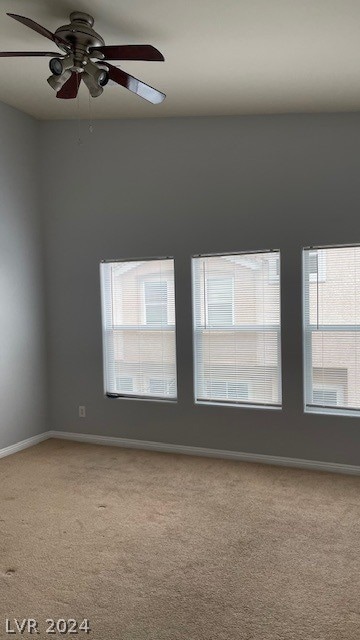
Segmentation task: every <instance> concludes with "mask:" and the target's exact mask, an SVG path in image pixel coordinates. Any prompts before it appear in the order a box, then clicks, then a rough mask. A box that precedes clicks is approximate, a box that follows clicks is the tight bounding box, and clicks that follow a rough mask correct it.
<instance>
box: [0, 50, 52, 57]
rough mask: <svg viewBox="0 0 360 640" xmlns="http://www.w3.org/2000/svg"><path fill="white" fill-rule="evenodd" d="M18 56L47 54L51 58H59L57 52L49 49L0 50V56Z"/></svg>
mask: <svg viewBox="0 0 360 640" xmlns="http://www.w3.org/2000/svg"><path fill="white" fill-rule="evenodd" d="M20 56H49V57H50V58H53V57H54V56H55V57H56V58H61V56H59V53H58V52H57V53H50V51H0V58H19V57H20Z"/></svg>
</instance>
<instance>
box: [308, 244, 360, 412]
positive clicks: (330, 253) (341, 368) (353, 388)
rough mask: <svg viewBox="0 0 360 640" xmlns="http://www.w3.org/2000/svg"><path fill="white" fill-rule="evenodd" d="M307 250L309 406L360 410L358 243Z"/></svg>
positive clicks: (314, 408)
mask: <svg viewBox="0 0 360 640" xmlns="http://www.w3.org/2000/svg"><path fill="white" fill-rule="evenodd" d="M303 253H304V255H303V279H304V283H303V285H304V369H305V371H304V378H305V409H306V410H307V411H312V412H320V413H335V414H342V415H347V414H350V415H351V414H354V413H355V414H356V415H357V414H360V388H359V384H360V247H359V246H347V247H344V246H343V247H323V248H317V249H314V248H311V249H304V252H303Z"/></svg>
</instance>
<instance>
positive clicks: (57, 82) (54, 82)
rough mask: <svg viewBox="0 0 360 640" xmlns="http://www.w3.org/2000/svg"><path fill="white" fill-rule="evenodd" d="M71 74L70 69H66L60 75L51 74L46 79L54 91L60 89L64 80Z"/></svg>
mask: <svg viewBox="0 0 360 640" xmlns="http://www.w3.org/2000/svg"><path fill="white" fill-rule="evenodd" d="M70 76H71V69H66V70H65V71H64V72H63V73H62V75H60V76H57V75H52V76H50V78H48V79H47V81H48V83H49V85H50V87H51V88H52V89H54V91H56V92H58V91H60V89H61V88H62V86H63V85H64V84H65V82H66V81H67V80H69V78H70Z"/></svg>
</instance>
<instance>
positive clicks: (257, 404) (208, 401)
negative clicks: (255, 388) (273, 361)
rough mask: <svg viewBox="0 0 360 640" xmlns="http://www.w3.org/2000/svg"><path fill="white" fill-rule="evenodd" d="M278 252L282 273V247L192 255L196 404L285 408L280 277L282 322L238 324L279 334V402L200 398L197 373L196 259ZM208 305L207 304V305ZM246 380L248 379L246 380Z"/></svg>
mask: <svg viewBox="0 0 360 640" xmlns="http://www.w3.org/2000/svg"><path fill="white" fill-rule="evenodd" d="M273 253H274V254H278V256H279V274H281V251H280V249H264V250H253V251H251V250H250V251H230V252H223V253H202V254H194V255H192V256H191V290H192V348H193V400H194V403H195V405H209V406H224V407H242V408H245V409H261V410H270V411H282V408H283V404H282V402H283V388H282V339H281V334H282V322H281V317H282V301H281V280H280V278H279V280H278V282H279V310H280V322H279V325H278V326H276V325H264V326H261V325H251V326H249V325H246V326H245V325H244V326H240V325H239V326H238V327H237V330H239V331H249V330H250V331H251V330H254V331H257V330H259V329H261V328H262V329H264V330H265V327H266V330H268V331H270V332H271V331H275V332H276V334H277V345H278V348H277V373H278V376H277V381H278V390H279V403H276V404H275V403H274V404H268V403H261V402H254V401H251V400H249V401H245V402H243V401H234V400H230V401H226V400H225V399H224V400H212V399H207V398H198V397H197V396H198V394H197V379H198V374H197V370H198V363H197V358H196V340H197V330H196V326H195V314H196V292H195V286H194V285H195V260H196V259H197V258H212V257H232V256H246V257H247V256H250V255H257V254H269V255H270V256H271V254H273ZM271 282H272V281H271V278H270V274H269V283H270V284H271ZM234 292H235V286H234V287H233V293H234ZM234 296H235V294H234ZM206 306H207V305H206ZM233 311H234V314H233V316H234V315H235V297H234V303H233ZM204 313H205V314H206V310H204ZM205 319H206V316H205V318H204V320H205ZM234 326H235V324H233V325H230V326H229V327H228V328H230V329H231V330H234ZM208 328H209V329H213V328H215V329H221V327H208ZM244 382H246V381H244ZM248 387H249V391H250V390H251V383H249V385H248Z"/></svg>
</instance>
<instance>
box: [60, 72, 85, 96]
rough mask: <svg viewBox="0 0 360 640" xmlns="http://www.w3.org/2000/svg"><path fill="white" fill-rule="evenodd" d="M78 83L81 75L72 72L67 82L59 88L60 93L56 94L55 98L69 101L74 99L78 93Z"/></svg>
mask: <svg viewBox="0 0 360 640" xmlns="http://www.w3.org/2000/svg"><path fill="white" fill-rule="evenodd" d="M80 82H81V74H80V73H76V72H75V71H73V72H72V74H71V76H70V78H69V80H67V81H66V82H65V84H64V85H63V86H62V87H61V89H60V91H58V92H57V94H56V97H57V98H62V99H63V100H71V99H72V98H76V96H77V94H78V91H79V86H80Z"/></svg>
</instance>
